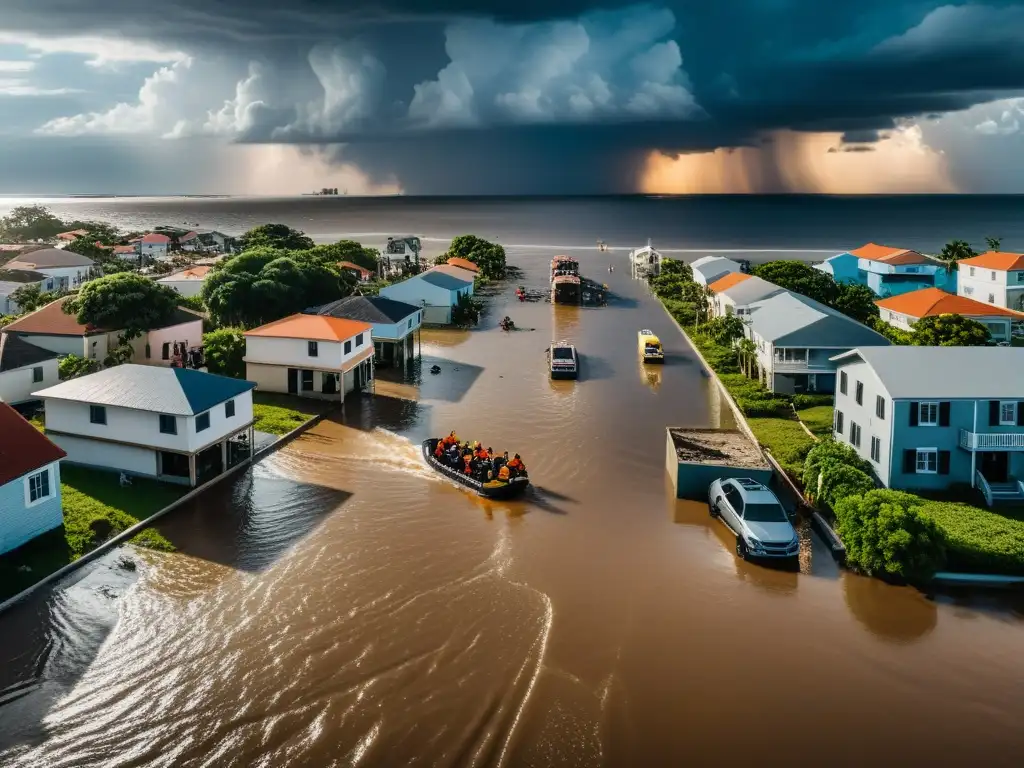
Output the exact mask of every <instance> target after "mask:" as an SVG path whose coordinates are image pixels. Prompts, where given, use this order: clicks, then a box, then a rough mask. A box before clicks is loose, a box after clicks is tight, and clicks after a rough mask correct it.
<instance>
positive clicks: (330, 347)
mask: <svg viewBox="0 0 1024 768" xmlns="http://www.w3.org/2000/svg"><path fill="white" fill-rule="evenodd" d="M244 359H245V374H246V378H247V379H249V380H250V381H254V382H256V386H257V388H258V389H259V390H260V391H261V392H280V393H283V394H289V395H298V396H299V397H312V398H319V399H327V400H344V398H345V396H346V395H348V394H349V393H350V392H357V391H360V390H363V389H365V388H367V387H369V386H370V385H371V383H372V382H373V326H372V325H371V324H370V323H368V322H364V321H361V320H350V319H347V318H340V317H332V316H331V315H319V314H297V315H291V316H290V317H285V318H283V319H281V320H275V321H274V322H272V323H267V324H266V325H261V326H260V327H259V328H253V329H252V330H251V331H246V332H245V358H244Z"/></svg>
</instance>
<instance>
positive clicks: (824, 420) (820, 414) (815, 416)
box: [796, 405, 835, 437]
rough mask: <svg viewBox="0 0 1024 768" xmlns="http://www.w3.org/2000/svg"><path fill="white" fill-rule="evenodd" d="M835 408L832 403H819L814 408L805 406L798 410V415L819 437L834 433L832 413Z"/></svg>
mask: <svg viewBox="0 0 1024 768" xmlns="http://www.w3.org/2000/svg"><path fill="white" fill-rule="evenodd" d="M834 411H835V409H834V408H833V407H832V406H831V405H817V406H814V407H813V408H804V409H803V410H800V411H797V412H796V415H797V416H799V417H800V421H802V422H803V423H804V424H805V425H806V426H807V428H808V429H809V430H811V432H813V433H814V434H815V435H817V436H818V437H828V436H829V435H831V434H832V414H833V413H834Z"/></svg>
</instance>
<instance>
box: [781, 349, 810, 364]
mask: <svg viewBox="0 0 1024 768" xmlns="http://www.w3.org/2000/svg"><path fill="white" fill-rule="evenodd" d="M794 352H800V353H802V354H801V355H800V356H797V355H794V354H793V353H794ZM808 359H810V355H809V354H808V350H807V349H806V348H803V347H776V348H775V362H777V363H807V361H808Z"/></svg>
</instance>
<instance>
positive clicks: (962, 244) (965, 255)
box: [938, 240, 978, 272]
mask: <svg viewBox="0 0 1024 768" xmlns="http://www.w3.org/2000/svg"><path fill="white" fill-rule="evenodd" d="M977 255H978V252H977V251H975V250H974V249H973V248H971V244H970V243H968V242H967V241H966V240H950V241H949V242H948V243H946V244H945V245H944V246H942V250H941V251H939V256H938V258H939V261H943V262H945V263H946V271H947V272H952V271H953V270H954V269H956V265H957V262H959V261H960V260H961V259H970V258H972V257H974V256H977Z"/></svg>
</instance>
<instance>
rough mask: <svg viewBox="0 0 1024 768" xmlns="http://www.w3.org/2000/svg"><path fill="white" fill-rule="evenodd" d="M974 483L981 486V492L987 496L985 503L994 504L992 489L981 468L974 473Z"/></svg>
mask: <svg viewBox="0 0 1024 768" xmlns="http://www.w3.org/2000/svg"><path fill="white" fill-rule="evenodd" d="M974 484H975V485H977V486H978V487H979V488H981V492H982V493H983V494H984V496H985V503H986V504H988V505H989V506H990V507H991V506H992V489H991V488H989V485H988V480H986V479H985V476H984V475H983V474H981V470H977V471H975V473H974Z"/></svg>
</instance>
